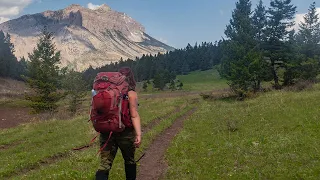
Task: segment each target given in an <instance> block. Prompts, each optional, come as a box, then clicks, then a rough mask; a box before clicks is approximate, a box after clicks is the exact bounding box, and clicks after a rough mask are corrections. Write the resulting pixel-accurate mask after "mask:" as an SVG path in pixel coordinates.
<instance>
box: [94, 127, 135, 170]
mask: <svg viewBox="0 0 320 180" xmlns="http://www.w3.org/2000/svg"><path fill="white" fill-rule="evenodd" d="M108 138H109V133H105V134H100V147H102V146H103V145H104V144H105V142H106V141H107V140H108ZM134 141H135V131H134V128H126V129H125V130H124V131H123V132H120V133H113V134H112V136H111V138H110V140H109V142H108V145H107V146H106V147H105V148H104V149H103V151H101V162H100V167H99V170H103V171H107V172H109V171H110V169H111V167H112V163H113V160H114V158H115V157H116V154H117V151H118V148H120V150H121V153H122V157H123V159H124V163H125V165H130V164H134V165H135V164H136V162H135V159H134V153H135V146H134Z"/></svg>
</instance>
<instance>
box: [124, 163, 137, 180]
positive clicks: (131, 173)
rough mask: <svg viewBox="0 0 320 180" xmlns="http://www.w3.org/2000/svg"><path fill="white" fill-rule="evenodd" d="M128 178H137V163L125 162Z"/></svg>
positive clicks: (127, 179)
mask: <svg viewBox="0 0 320 180" xmlns="http://www.w3.org/2000/svg"><path fill="white" fill-rule="evenodd" d="M125 171H126V180H136V176H137V165H136V164H125Z"/></svg>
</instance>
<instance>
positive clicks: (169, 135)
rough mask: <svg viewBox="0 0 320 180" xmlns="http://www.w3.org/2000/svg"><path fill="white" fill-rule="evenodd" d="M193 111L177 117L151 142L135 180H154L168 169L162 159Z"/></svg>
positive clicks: (194, 109)
mask: <svg viewBox="0 0 320 180" xmlns="http://www.w3.org/2000/svg"><path fill="white" fill-rule="evenodd" d="M195 111H196V108H193V109H191V110H189V111H188V112H187V113H185V114H184V115H183V116H181V117H179V118H178V119H177V120H176V121H175V122H174V123H173V124H172V126H171V127H169V128H168V129H166V130H165V131H164V132H162V133H161V135H160V136H158V137H157V138H156V139H155V140H154V141H153V143H152V144H151V145H150V146H149V147H148V149H147V151H146V155H145V157H144V158H143V159H141V161H140V164H141V166H140V167H139V173H138V177H137V179H139V180H156V179H159V178H161V177H162V176H163V175H164V174H165V172H166V170H167V167H168V165H167V163H166V162H165V159H164V155H165V152H166V150H167V149H168V147H169V145H170V143H171V141H172V140H173V138H174V137H175V136H176V135H177V134H178V133H179V131H180V130H181V129H182V127H183V122H184V120H186V119H188V118H189V117H190V116H191V115H192V114H193V113H194V112H195Z"/></svg>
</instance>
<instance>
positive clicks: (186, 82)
mask: <svg viewBox="0 0 320 180" xmlns="http://www.w3.org/2000/svg"><path fill="white" fill-rule="evenodd" d="M177 78H178V79H179V80H180V81H181V82H183V90H185V91H211V90H216V89H224V88H228V85H227V83H226V81H225V80H224V79H221V78H220V76H219V73H218V71H217V70H216V69H211V70H207V71H195V72H191V73H190V74H188V75H179V76H177Z"/></svg>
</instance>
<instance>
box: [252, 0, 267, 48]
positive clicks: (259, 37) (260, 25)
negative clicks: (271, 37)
mask: <svg viewBox="0 0 320 180" xmlns="http://www.w3.org/2000/svg"><path fill="white" fill-rule="evenodd" d="M266 14H267V11H266V8H265V6H264V5H263V2H262V0H260V1H259V4H258V5H257V7H256V9H255V10H254V13H253V17H252V23H253V28H254V38H255V40H256V41H257V42H258V44H259V46H261V43H262V42H263V40H264V39H265V36H264V33H265V29H266V24H267V17H266Z"/></svg>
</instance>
